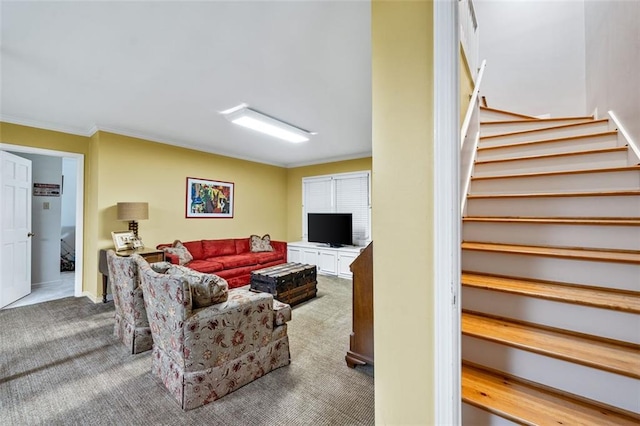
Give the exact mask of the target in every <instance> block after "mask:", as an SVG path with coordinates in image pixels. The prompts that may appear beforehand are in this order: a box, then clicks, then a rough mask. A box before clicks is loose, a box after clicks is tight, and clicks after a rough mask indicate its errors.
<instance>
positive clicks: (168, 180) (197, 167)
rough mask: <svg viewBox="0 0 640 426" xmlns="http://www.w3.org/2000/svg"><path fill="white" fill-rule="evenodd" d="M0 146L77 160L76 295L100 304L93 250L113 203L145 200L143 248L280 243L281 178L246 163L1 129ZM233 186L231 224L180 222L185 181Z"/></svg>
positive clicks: (125, 142) (102, 135)
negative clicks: (80, 177) (263, 239)
mask: <svg viewBox="0 0 640 426" xmlns="http://www.w3.org/2000/svg"><path fill="white" fill-rule="evenodd" d="M0 131H1V133H0V141H2V142H4V143H9V144H15V145H22V146H31V147H37V148H44V149H52V150H57V151H68V152H76V153H82V154H85V156H86V157H85V214H84V218H85V230H84V231H85V237H84V251H85V256H84V259H83V260H84V268H85V269H84V277H83V290H84V291H85V292H87V293H88V295H89V296H90V297H93V298H94V299H95V300H98V299H101V297H100V298H99V297H98V296H99V295H101V294H102V284H101V277H100V275H99V274H98V264H97V261H98V250H99V249H100V248H106V247H111V246H112V245H113V244H112V240H111V231H118V230H126V229H127V223H126V222H120V221H118V220H116V207H115V206H116V203H117V202H118V201H147V202H148V203H149V220H144V221H140V223H139V233H140V236H141V238H142V239H143V241H144V243H145V245H146V246H149V247H155V246H156V245H157V244H159V243H164V242H172V241H173V240H174V239H181V240H184V241H189V240H194V239H205V238H210V239H214V238H240V237H248V236H249V235H251V234H259V235H263V234H266V233H269V234H271V237H272V239H274V240H281V241H282V240H286V238H287V230H286V229H287V226H286V224H287V217H286V208H284V206H286V203H287V171H286V169H284V168H281V167H275V166H268V165H264V164H259V163H253V162H250V161H244V160H237V159H233V158H229V157H224V156H220V155H214V154H207V153H203V152H199V151H193V150H189V149H184V148H179V147H174V146H170V145H165V144H160V143H155V142H150V141H146V140H142V139H136V138H130V137H126V136H121V135H116V134H112V133H107V132H97V133H96V134H94V135H93V136H91V137H81V136H75V135H70V134H65V133H59V132H51V131H47V130H41V129H35V128H31V127H25V126H17V125H13V124H7V123H2V127H0ZM187 177H198V178H204V179H213V180H223V181H229V182H234V184H235V204H234V218H233V219H186V218H185V192H186V178H187Z"/></svg>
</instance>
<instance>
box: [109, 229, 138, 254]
mask: <svg viewBox="0 0 640 426" xmlns="http://www.w3.org/2000/svg"><path fill="white" fill-rule="evenodd" d="M111 238H113V245H114V247H115V248H116V251H120V250H131V249H133V248H134V247H133V243H134V241H136V237H135V235H133V231H118V232H111Z"/></svg>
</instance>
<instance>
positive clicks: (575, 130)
mask: <svg viewBox="0 0 640 426" xmlns="http://www.w3.org/2000/svg"><path fill="white" fill-rule="evenodd" d="M609 131H610V130H609V124H608V123H599V122H594V123H589V124H588V125H582V126H571V127H561V128H559V129H548V130H539V131H537V132H530V133H518V134H515V135H509V134H505V135H501V136H496V137H492V138H485V139H482V138H481V139H480V146H495V145H503V144H506V143H516V142H530V141H541V140H546V139H556V138H566V137H570V136H586V135H589V134H592V133H602V132H609Z"/></svg>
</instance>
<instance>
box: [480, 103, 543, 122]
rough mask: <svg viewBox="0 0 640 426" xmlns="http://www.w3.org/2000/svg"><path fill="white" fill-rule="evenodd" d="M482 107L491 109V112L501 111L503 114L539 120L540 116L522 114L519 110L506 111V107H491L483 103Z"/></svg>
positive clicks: (482, 108) (485, 109) (487, 109)
mask: <svg viewBox="0 0 640 426" xmlns="http://www.w3.org/2000/svg"><path fill="white" fill-rule="evenodd" d="M480 109H481V110H484V111H491V112H498V113H501V114H508V115H512V116H514V117H520V118H525V119H534V120H538V117H534V116H532V115H526V114H520V113H518V112H512V111H506V110H504V109H498V108H489V107H486V106H482V105H480Z"/></svg>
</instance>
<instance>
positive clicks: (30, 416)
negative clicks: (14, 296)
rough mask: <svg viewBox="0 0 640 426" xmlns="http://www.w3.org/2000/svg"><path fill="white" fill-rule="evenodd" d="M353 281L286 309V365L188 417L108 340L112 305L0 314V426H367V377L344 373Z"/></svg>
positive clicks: (77, 304) (81, 301) (81, 302)
mask: <svg viewBox="0 0 640 426" xmlns="http://www.w3.org/2000/svg"><path fill="white" fill-rule="evenodd" d="M350 332H351V281H348V280H343V279H339V278H329V277H325V276H319V277H318V297H316V298H315V299H312V300H310V301H308V302H305V303H303V304H300V305H298V306H296V307H294V308H293V319H292V321H291V322H290V323H289V340H290V344H291V358H292V362H291V365H289V366H287V367H283V368H280V369H278V370H276V371H273V372H271V373H269V374H267V375H266V376H264V377H262V378H260V379H258V380H256V381H254V382H252V383H249V384H248V385H246V386H244V387H242V388H241V389H239V390H237V391H236V392H233V393H231V394H229V395H227V396H225V397H224V398H222V399H220V400H218V401H215V402H213V403H211V404H208V405H206V406H204V407H201V408H197V409H195V410H191V411H188V412H184V411H182V410H181V409H180V407H179V406H178V404H177V402H175V401H174V400H173V399H172V398H170V397H169V395H168V394H167V392H165V389H164V387H163V386H162V384H161V383H160V382H158V381H157V380H156V379H155V377H153V376H152V375H151V373H150V366H151V358H150V353H149V352H147V353H144V354H138V355H129V354H128V353H127V351H126V349H125V348H124V347H123V346H122V345H120V344H119V343H118V342H117V341H116V340H115V338H114V337H113V303H107V304H94V303H92V302H90V301H89V300H88V299H86V298H65V299H60V300H55V301H51V302H45V303H41V304H37V305H32V306H24V307H19V308H14V309H6V310H0V425H63V424H64V425H103V424H105V425H106V424H109V425H113V424H118V425H147V424H149V425H174V424H219V425H311V424H313V425H370V424H374V408H373V407H374V396H373V368H371V367H368V366H366V367H357V368H356V369H350V368H348V367H347V365H346V363H345V361H344V356H345V353H346V351H347V349H348V346H349V333H350Z"/></svg>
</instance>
